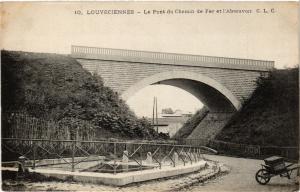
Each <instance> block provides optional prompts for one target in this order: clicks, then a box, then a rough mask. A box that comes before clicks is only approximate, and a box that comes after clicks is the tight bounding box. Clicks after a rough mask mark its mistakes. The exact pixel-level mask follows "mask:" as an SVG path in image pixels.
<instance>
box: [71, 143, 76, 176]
mask: <svg viewBox="0 0 300 192" xmlns="http://www.w3.org/2000/svg"><path fill="white" fill-rule="evenodd" d="M75 145H76V141H75V140H73V141H72V172H74V171H75V161H74V156H75Z"/></svg>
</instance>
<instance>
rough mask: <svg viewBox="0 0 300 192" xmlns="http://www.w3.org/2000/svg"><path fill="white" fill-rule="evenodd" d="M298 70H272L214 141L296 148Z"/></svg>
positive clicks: (258, 82)
mask: <svg viewBox="0 0 300 192" xmlns="http://www.w3.org/2000/svg"><path fill="white" fill-rule="evenodd" d="M298 75H299V68H293V69H284V70H275V71H272V72H271V73H270V76H269V77H265V78H263V77H261V78H259V79H258V80H257V89H256V90H255V91H254V93H253V95H252V97H251V98H250V99H249V100H248V101H246V103H245V104H244V105H243V108H242V109H241V110H240V111H239V112H238V113H237V114H236V115H235V116H234V117H233V118H232V119H231V120H230V122H229V123H228V124H227V125H226V126H225V127H224V129H223V130H222V131H221V132H220V133H219V134H218V135H217V137H216V139H218V140H222V141H228V142H233V143H243V144H254V145H262V146H298V142H299V87H298V85H299V76H298Z"/></svg>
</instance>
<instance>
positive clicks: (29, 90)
mask: <svg viewBox="0 0 300 192" xmlns="http://www.w3.org/2000/svg"><path fill="white" fill-rule="evenodd" d="M1 56H2V66H1V67H2V70H1V75H2V79H1V82H2V84H1V85H2V112H4V113H5V112H11V111H18V112H24V113H26V114H29V115H31V116H34V117H37V118H43V119H46V120H54V121H57V122H59V121H66V119H67V118H73V119H77V120H78V121H76V124H80V121H81V120H82V121H90V122H92V125H93V126H95V128H96V129H97V130H98V131H99V130H106V131H109V132H111V133H112V134H111V136H112V137H116V136H117V137H120V138H140V139H142V138H148V139H151V138H156V137H158V134H157V133H156V132H155V131H154V130H153V129H152V127H151V125H150V123H149V122H147V121H146V120H145V119H138V118H137V117H136V116H135V114H134V113H133V112H132V111H131V110H130V109H129V107H128V106H127V105H126V104H125V102H124V101H122V100H121V99H120V98H119V96H118V94H117V93H115V92H113V91H112V90H111V89H110V88H108V87H105V86H104V85H103V81H102V80H101V78H100V77H99V76H97V75H91V74H90V73H89V72H87V71H85V70H84V69H83V68H82V66H81V65H80V64H79V63H78V62H77V61H76V60H75V59H72V58H70V57H68V56H64V55H58V54H43V53H25V52H13V51H1ZM99 133H100V134H99V137H102V136H101V131H99ZM105 137H108V135H107V134H106V136H105Z"/></svg>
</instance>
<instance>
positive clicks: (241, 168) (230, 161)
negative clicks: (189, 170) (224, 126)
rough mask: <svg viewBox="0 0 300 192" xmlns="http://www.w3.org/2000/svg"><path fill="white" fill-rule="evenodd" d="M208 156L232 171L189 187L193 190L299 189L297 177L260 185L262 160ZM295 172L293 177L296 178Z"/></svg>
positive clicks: (276, 179) (275, 179) (193, 191)
mask: <svg viewBox="0 0 300 192" xmlns="http://www.w3.org/2000/svg"><path fill="white" fill-rule="evenodd" d="M207 158H209V159H211V160H215V161H219V162H221V163H224V164H226V165H227V166H228V167H229V168H230V170H231V171H230V173H229V174H227V175H224V176H222V177H219V178H217V179H215V180H213V181H210V182H209V183H207V184H204V185H203V184H201V185H195V186H192V187H190V188H189V189H187V191H192V192H196V191H197V192H199V191H205V192H218V191H220V192H227V191H228V192H229V191H230V192H235V191H253V192H254V191H255V192H256V191H272V192H279V191H280V192H288V191H299V185H296V184H295V179H290V180H289V179H287V178H283V177H279V176H277V177H274V178H272V179H271V180H270V182H269V183H268V184H267V185H259V184H258V183H257V182H256V181H255V177H254V176H255V173H256V171H257V170H258V169H260V164H262V163H263V161H262V160H254V159H244V158H233V157H225V156H215V155H207ZM295 173H296V172H294V175H293V177H294V178H295V176H296V175H295Z"/></svg>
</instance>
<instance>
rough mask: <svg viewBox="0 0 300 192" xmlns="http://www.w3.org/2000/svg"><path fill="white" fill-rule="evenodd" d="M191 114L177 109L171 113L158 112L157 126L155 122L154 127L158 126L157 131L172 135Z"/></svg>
mask: <svg viewBox="0 0 300 192" xmlns="http://www.w3.org/2000/svg"><path fill="white" fill-rule="evenodd" d="M191 116H193V113H191V112H183V111H182V110H178V109H177V110H176V111H175V112H174V113H172V114H166V113H165V114H159V118H158V119H157V121H158V123H157V125H158V126H156V122H155V125H154V127H155V129H157V127H158V132H161V133H168V134H169V135H170V137H172V136H174V135H175V133H176V132H177V131H178V130H179V129H180V128H181V127H182V126H183V124H184V123H185V122H186V121H187V120H188V119H189V118H190V117H191ZM149 121H150V122H152V119H149Z"/></svg>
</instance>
